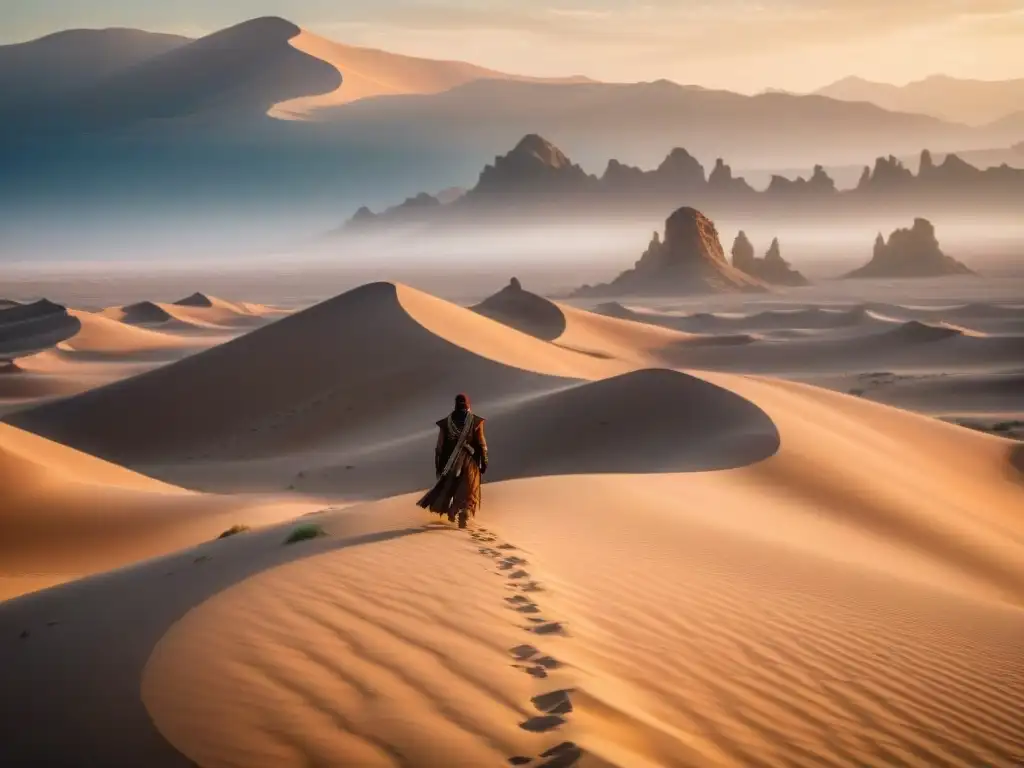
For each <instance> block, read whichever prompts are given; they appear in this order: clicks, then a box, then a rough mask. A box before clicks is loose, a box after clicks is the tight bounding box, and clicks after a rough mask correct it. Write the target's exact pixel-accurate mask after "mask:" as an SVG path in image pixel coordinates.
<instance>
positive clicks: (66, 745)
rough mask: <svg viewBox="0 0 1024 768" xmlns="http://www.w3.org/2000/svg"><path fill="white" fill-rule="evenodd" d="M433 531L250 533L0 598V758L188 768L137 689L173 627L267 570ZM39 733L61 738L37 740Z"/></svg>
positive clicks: (1, 761) (58, 765)
mask: <svg viewBox="0 0 1024 768" xmlns="http://www.w3.org/2000/svg"><path fill="white" fill-rule="evenodd" d="M430 532H431V529H430V528H428V527H426V526H419V527H407V528H398V529H395V530H389V531H381V532H374V533H367V534H360V535H353V536H347V537H342V538H332V537H329V536H328V537H323V538H318V539H315V540H310V541H304V542H300V543H297V544H293V545H291V546H285V545H284V543H283V542H284V538H285V528H284V527H281V526H274V527H273V528H270V529H266V530H262V531H256V532H252V533H247V534H246V535H245V538H246V539H247V541H245V544H244V545H243V546H232V545H231V544H228V543H227V542H231V541H232V539H230V538H229V539H225V540H215V541H212V542H207V543H205V544H201V545H199V546H198V547H191V548H189V549H186V550H183V551H181V552H178V553H175V554H173V555H168V556H165V557H161V558H156V559H154V560H149V561H146V562H144V563H141V564H138V565H135V566H128V567H126V568H121V569H117V570H114V571H109V572H106V573H101V574H97V575H94V576H89V577H86V578H84V579H81V580H79V581H75V582H70V583H68V584H64V585H60V586H57V587H53V588H50V589H46V590H43V591H41V592H35V593H30V594H28V595H23V596H21V597H18V598H14V599H12V600H9V601H7V602H3V603H0V659H2V660H3V662H2V663H3V667H4V694H5V696H6V697H7V700H8V701H18V702H21V705H20V706H19V710H18V712H16V713H14V717H13V721H12V720H8V723H7V725H9V726H11V727H10V728H9V729H8V730H7V731H6V732H5V737H4V739H2V740H0V765H20V766H29V765H39V766H44V765H45V766H53V768H62V767H63V766H67V768H72V766H81V765H110V766H115V765H123V766H129V765H142V764H145V765H146V766H152V767H153V768H181V767H183V766H189V767H191V766H193V763H192V762H191V761H190V760H188V759H187V758H186V757H185V756H184V755H182V754H181V753H179V752H178V751H177V750H176V749H174V747H172V746H171V744H170V743H169V742H167V741H166V739H164V737H163V736H162V735H161V734H160V733H159V731H157V729H156V728H155V727H154V726H153V724H152V721H151V720H150V718H149V714H148V713H147V711H146V709H145V707H144V705H143V703H142V699H141V696H140V692H139V685H140V681H141V679H142V675H143V670H144V668H145V666H146V663H147V662H148V660H149V657H150V654H151V653H152V651H153V649H154V647H155V646H156V644H157V643H158V642H159V640H160V638H161V637H163V635H164V634H165V633H166V632H167V631H168V630H169V629H170V627H171V625H172V624H174V623H175V622H176V621H178V620H179V619H181V618H182V617H183V616H184V615H185V614H186V613H187V612H188V611H189V610H190V609H192V608H194V607H195V606H197V605H200V604H201V603H203V602H205V601H207V600H209V599H210V598H212V597H214V596H215V595H216V594H217V593H219V592H222V591H224V590H226V589H228V588H230V587H232V586H233V585H235V584H237V583H240V582H242V581H245V580H246V579H248V578H249V577H251V576H254V575H255V574H257V573H260V572H262V571H266V570H268V569H271V568H275V567H277V566H281V565H285V564H287V563H290V562H295V561H298V560H302V559H305V558H308V557H316V556H318V555H323V554H327V553H329V552H334V551H338V550H342V549H349V548H352V547H359V546H366V545H370V544H375V543H380V542H384V541H391V540H394V539H400V538H404V537H407V536H415V535H419V534H425V533H430ZM232 538H234V537H232ZM167 580H173V588H172V589H168V588H167V583H166V582H167ZM99 594H102V599H99V597H98V595H99ZM154 594H160V595H161V598H160V600H161V602H160V605H159V608H154V605H153V598H152V595H154ZM43 621H46V622H52V624H48V625H47V624H44V625H42V626H40V622H43ZM26 631H27V632H28V634H27V635H25V636H24V637H23V636H22V633H24V632H26ZM68 633H71V634H73V635H74V639H73V641H72V643H73V644H72V646H70V647H72V648H73V652H69V651H68V649H69V639H68ZM112 648H117V655H116V659H115V658H114V657H112V655H111V649H112ZM68 691H75V694H74V695H73V696H68V695H67V692H68ZM112 702H116V703H112ZM40 733H59V734H60V738H59V739H44V740H40V739H39V734H40ZM140 756H144V759H140Z"/></svg>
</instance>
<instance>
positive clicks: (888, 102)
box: [814, 75, 1024, 126]
mask: <svg viewBox="0 0 1024 768" xmlns="http://www.w3.org/2000/svg"><path fill="white" fill-rule="evenodd" d="M814 93H815V94H817V95H819V96H827V97H828V98H830V99H839V100H841V101H863V102H869V103H871V104H876V105H878V106H879V107H882V108H883V109H888V110H891V111H893V112H914V113H917V114H921V115H931V116H932V117H936V118H939V119H941V120H948V121H950V122H954V123H966V124H967V125H987V124H991V123H995V122H996V121H999V120H1002V119H1003V118H1006V117H1007V116H1009V115H1012V114H1013V113H1015V112H1016V113H1017V115H1018V117H1017V118H1016V120H1017V125H1018V126H1024V113H1022V112H1021V110H1022V109H1024V78H1020V79H1016V80H960V79H957V78H955V77H947V76H946V75H934V76H932V77H929V78H926V79H924V80H918V81H917V82H913V83H908V84H907V85H902V86H900V85H891V84H889V83H874V82H871V81H870V80H864V79H862V78H859V77H847V78H844V79H843V80H839V81H838V82H835V83H832V84H831V85H827V86H825V87H824V88H819V89H818V90H817V91H815V92H814Z"/></svg>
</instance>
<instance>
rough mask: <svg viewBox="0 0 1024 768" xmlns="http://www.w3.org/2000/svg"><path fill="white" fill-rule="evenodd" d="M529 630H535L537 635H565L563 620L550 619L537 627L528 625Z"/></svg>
mask: <svg viewBox="0 0 1024 768" xmlns="http://www.w3.org/2000/svg"><path fill="white" fill-rule="evenodd" d="M527 631H529V632H533V633H534V634H537V635H564V634H565V627H564V626H562V623H561V622H558V621H549V622H547V623H546V624H540V625H539V626H536V627H528V628H527Z"/></svg>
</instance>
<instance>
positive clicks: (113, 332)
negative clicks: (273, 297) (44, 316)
mask: <svg viewBox="0 0 1024 768" xmlns="http://www.w3.org/2000/svg"><path fill="white" fill-rule="evenodd" d="M286 314H288V311H287V310H282V309H278V308H276V307H269V306H266V305H263V304H254V303H247V302H231V301H227V300H225V299H221V298H218V297H210V296H206V295H204V294H201V293H195V294H192V295H190V296H187V297H186V298H184V299H180V300H179V301H177V302H174V303H162V302H152V301H141V302H135V303H133V304H130V305H124V306H113V307H107V308H104V309H101V310H99V311H95V312H90V311H86V310H81V309H68V310H67V311H66V312H65V315H64V320H63V325H65V326H67V327H63V326H62V327H58V328H56V329H51V328H45V327H44V328H40V327H39V326H40V323H39V322H38V321H33V322H31V323H20V324H18V325H16V326H15V325H14V324H8V325H6V326H4V328H5V330H4V346H5V347H7V348H8V349H16V350H22V351H23V354H21V353H18V354H14V355H12V356H11V357H10V361H9V363H8V365H7V366H6V367H5V368H2V369H0V415H2V414H6V413H12V412H14V411H16V410H23V409H25V408H29V407H31V406H33V405H37V404H39V403H40V402H43V401H45V400H47V399H49V398H52V397H58V396H67V395H72V394H77V393H79V392H84V391H86V390H89V389H93V388H95V387H98V386H101V385H104V384H109V383H111V382H114V381H119V380H121V379H125V378H128V377H131V376H134V375H136V374H139V373H143V372H145V371H147V370H150V369H152V368H156V367H159V366H161V365H164V364H166V363H169V362H173V361H175V360H180V359H181V358H183V357H187V356H189V355H192V354H195V353H196V352H200V351H202V350H204V349H209V348H210V347H214V346H217V345H219V344H222V343H224V342H226V341H229V340H230V339H232V338H234V337H235V336H238V335H239V334H241V333H244V332H245V331H247V330H250V329H252V328H255V327H257V326H259V325H263V324H266V323H268V322H271V321H273V320H274V319H276V318H278V317H283V316H285V315H286ZM51 325H52V323H51ZM55 332H57V335H54V334H55Z"/></svg>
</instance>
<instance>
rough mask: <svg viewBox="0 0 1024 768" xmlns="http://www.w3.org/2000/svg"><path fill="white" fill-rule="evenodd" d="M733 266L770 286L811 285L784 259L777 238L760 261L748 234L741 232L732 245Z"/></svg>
mask: <svg viewBox="0 0 1024 768" xmlns="http://www.w3.org/2000/svg"><path fill="white" fill-rule="evenodd" d="M732 265H733V266H734V267H736V269H739V270H741V271H743V272H746V273H747V274H748V275H753V276H754V277H756V278H758V279H759V280H763V281H764V282H766V283H768V284H769V285H788V286H799V285H809V284H810V281H809V280H808V279H807V278H806V277H804V276H803V275H802V274H800V273H799V272H798V271H796V270H795V269H793V267H792V266H791V265H790V263H789V262H788V261H786V260H785V259H783V258H782V249H781V247H780V246H779V239H778V238H777V237H776V238H774V239H773V240H772V244H771V245H770V246H769V247H768V251H767V253H765V255H764V258H761V259H759V258H757V257H756V256H754V246H753V245H751V243H750V240H749V239H747V234H746V232H743V231H742V230H741V231H740V233H739V234H738V235H736V240H735V242H733V245H732Z"/></svg>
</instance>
